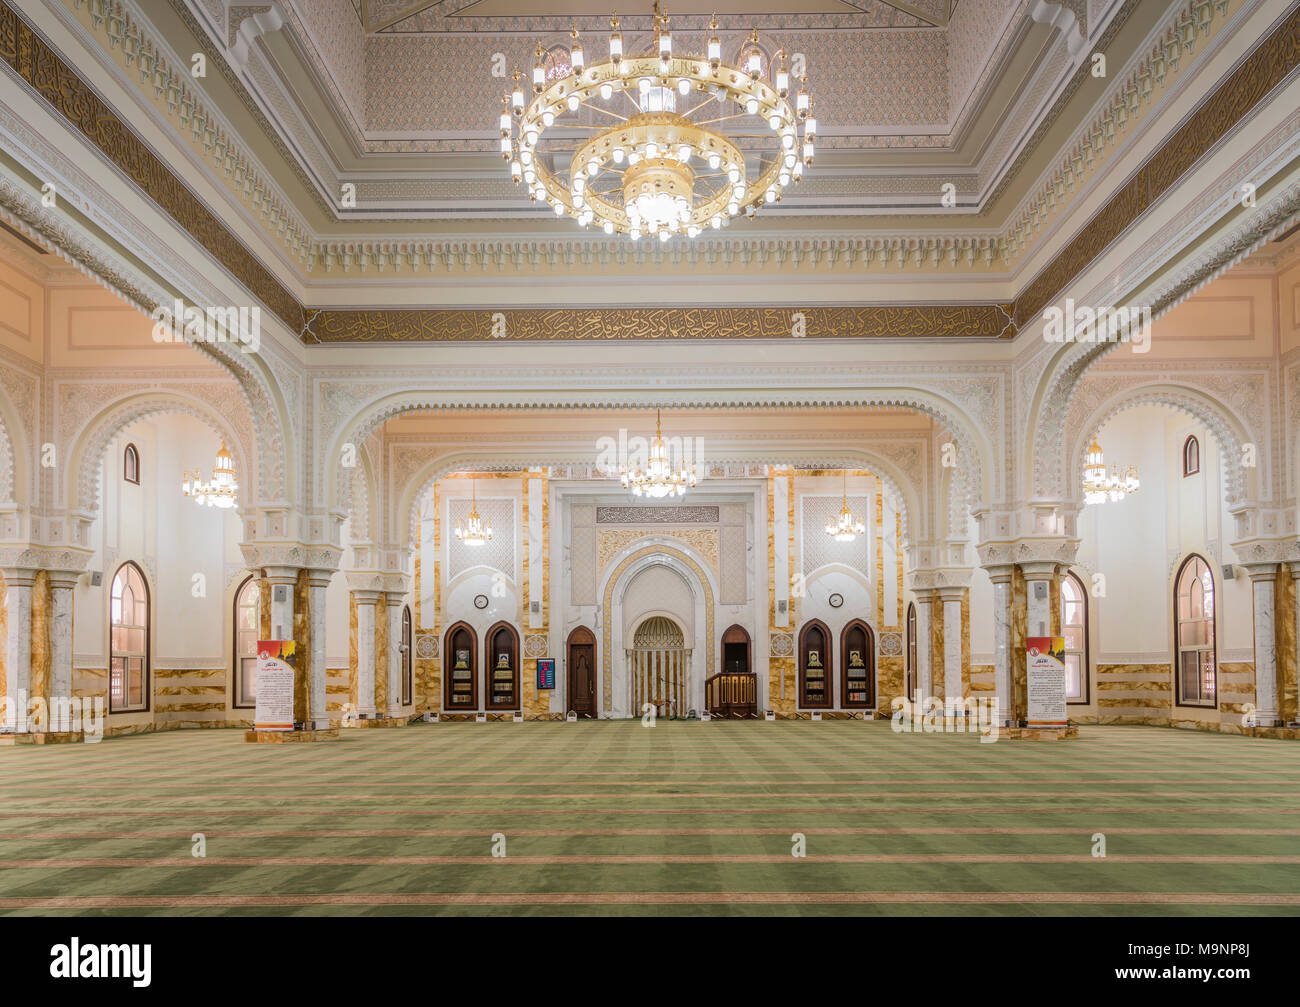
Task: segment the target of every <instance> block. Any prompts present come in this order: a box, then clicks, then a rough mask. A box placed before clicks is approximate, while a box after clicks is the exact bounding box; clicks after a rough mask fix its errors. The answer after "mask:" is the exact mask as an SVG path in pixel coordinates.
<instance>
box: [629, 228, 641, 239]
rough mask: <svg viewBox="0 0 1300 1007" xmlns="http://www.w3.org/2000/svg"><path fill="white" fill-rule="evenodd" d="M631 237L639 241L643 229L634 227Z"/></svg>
mask: <svg viewBox="0 0 1300 1007" xmlns="http://www.w3.org/2000/svg"><path fill="white" fill-rule="evenodd" d="M631 237H632V240H633V241H638V240H639V239H640V237H641V229H640V228H639V227H634V228H632V234H631Z"/></svg>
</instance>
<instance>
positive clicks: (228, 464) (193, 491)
mask: <svg viewBox="0 0 1300 1007" xmlns="http://www.w3.org/2000/svg"><path fill="white" fill-rule="evenodd" d="M181 492H182V493H184V494H185V495H186V496H187V497H189V498H190V499H191V500H193V501H194V502H195V503H196V504H199V505H200V506H208V507H220V508H221V509H222V510H228V509H230V508H231V507H238V506H239V483H238V482H236V480H235V460H234V459H233V458H231V457H230V452H229V451H227V450H226V442H225V441H224V440H223V441H222V442H221V448H220V450H219V451H217V460H216V464H215V465H213V466H212V479H211V481H210V482H204V481H203V479H202V477H201V476H200V473H199V470H198V469H195V470H194V472H193V474H191V473H189V472H185V473H184V474H183V481H182V483H181Z"/></svg>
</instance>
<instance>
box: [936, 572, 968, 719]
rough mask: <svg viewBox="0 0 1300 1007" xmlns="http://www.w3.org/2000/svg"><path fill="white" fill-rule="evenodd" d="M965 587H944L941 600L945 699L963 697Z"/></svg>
mask: <svg viewBox="0 0 1300 1007" xmlns="http://www.w3.org/2000/svg"><path fill="white" fill-rule="evenodd" d="M965 590H966V589H965V588H961V587H942V588H940V589H939V600H940V601H941V602H942V603H943V695H944V699H945V700H948V699H952V700H960V699H961V698H962V692H963V690H962V681H961V655H962V636H961V599H962V595H963V594H964V593H965Z"/></svg>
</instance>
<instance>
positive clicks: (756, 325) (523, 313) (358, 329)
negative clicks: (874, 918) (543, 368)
mask: <svg viewBox="0 0 1300 1007" xmlns="http://www.w3.org/2000/svg"><path fill="white" fill-rule="evenodd" d="M1011 307H1012V306H1011V305H1010V304H963V305H889V306H885V305H882V306H878V307H852V308H554V309H531V310H518V311H502V312H492V311H463V310H434V309H410V310H398V311H366V310H360V311H351V310H337V311H335V310H326V311H322V312H320V314H319V315H317V316H316V318H315V320H314V321H313V322H312V323H311V325H310V328H309V335H310V336H311V337H313V338H314V339H315V340H316V341H319V342H322V343H377V342H398V343H406V342H432V343H446V342H466V341H471V340H489V339H491V338H492V334H493V316H494V315H503V316H504V317H505V335H504V337H502V338H504V339H506V340H525V341H547V340H626V339H789V338H791V336H792V330H793V322H792V318H793V316H794V314H795V313H796V312H798V313H801V314H802V315H803V316H804V324H805V328H806V332H807V338H809V339H930V338H949V339H952V338H984V339H997V338H1005V337H1008V336H1010V335H1014V333H1015V330H1014V326H1012V324H1011V318H1010V311H1011ZM499 322H500V319H499V318H498V324H499Z"/></svg>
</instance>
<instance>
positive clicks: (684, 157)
mask: <svg viewBox="0 0 1300 1007" xmlns="http://www.w3.org/2000/svg"><path fill="white" fill-rule="evenodd" d="M692 153H693V152H692V150H691V145H690V144H689V143H683V144H682V145H681V146H680V147H678V148H677V160H679V161H681V162H682V163H683V164H685V163H686V162H687V161H689V160H690V159H691V154H692Z"/></svg>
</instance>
